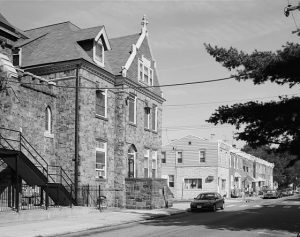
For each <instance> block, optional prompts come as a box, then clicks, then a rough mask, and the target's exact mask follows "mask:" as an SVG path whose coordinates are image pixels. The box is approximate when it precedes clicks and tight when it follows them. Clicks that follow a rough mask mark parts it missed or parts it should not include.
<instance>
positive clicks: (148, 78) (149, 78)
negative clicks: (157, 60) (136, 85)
mask: <svg viewBox="0 0 300 237" xmlns="http://www.w3.org/2000/svg"><path fill="white" fill-rule="evenodd" d="M138 80H139V82H142V83H144V84H146V85H149V86H153V70H152V69H151V62H150V61H149V60H148V59H146V58H145V57H144V56H142V58H141V59H139V61H138Z"/></svg>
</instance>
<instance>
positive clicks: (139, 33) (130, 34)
mask: <svg viewBox="0 0 300 237" xmlns="http://www.w3.org/2000/svg"><path fill="white" fill-rule="evenodd" d="M136 35H141V33H135V34H129V35H124V36H120V37H114V38H110V39H109V40H114V39H122V38H126V37H129V36H136Z"/></svg>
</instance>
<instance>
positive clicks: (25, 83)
mask: <svg viewBox="0 0 300 237" xmlns="http://www.w3.org/2000/svg"><path fill="white" fill-rule="evenodd" d="M233 78H237V77H236V76H230V77H223V78H218V79H212V80H205V81H193V82H183V83H173V84H165V85H157V86H133V87H125V88H124V89H129V88H133V89H142V88H144V89H146V88H162V87H172V86H185V85H195V84H203V83H211V82H218V81H225V80H230V79H233ZM8 81H9V82H12V83H20V84H23V85H35V86H44V84H37V83H30V82H21V81H12V80H8ZM50 82H51V81H50ZM53 86H54V87H58V88H68V89H75V88H76V87H75V86H60V85H53ZM78 88H79V89H89V90H99V89H110V90H117V89H120V88H116V87H103V88H100V87H85V86H79V87H78Z"/></svg>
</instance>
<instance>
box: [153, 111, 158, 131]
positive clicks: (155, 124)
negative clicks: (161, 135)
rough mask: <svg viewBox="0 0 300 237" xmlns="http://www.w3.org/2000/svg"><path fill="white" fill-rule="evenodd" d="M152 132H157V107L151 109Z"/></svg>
mask: <svg viewBox="0 0 300 237" xmlns="http://www.w3.org/2000/svg"><path fill="white" fill-rule="evenodd" d="M152 130H153V131H155V132H157V106H156V105H153V108H152Z"/></svg>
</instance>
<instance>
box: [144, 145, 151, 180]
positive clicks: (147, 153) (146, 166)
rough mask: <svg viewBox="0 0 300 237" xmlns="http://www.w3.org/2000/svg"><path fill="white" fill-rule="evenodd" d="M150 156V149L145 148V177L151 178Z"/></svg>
mask: <svg viewBox="0 0 300 237" xmlns="http://www.w3.org/2000/svg"><path fill="white" fill-rule="evenodd" d="M149 158H150V150H149V149H145V150H144V178H149Z"/></svg>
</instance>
